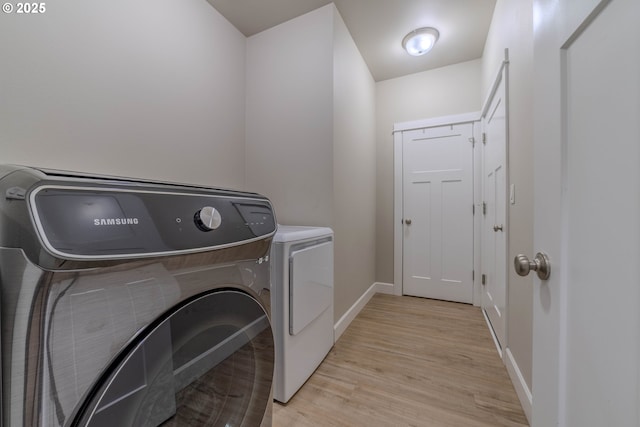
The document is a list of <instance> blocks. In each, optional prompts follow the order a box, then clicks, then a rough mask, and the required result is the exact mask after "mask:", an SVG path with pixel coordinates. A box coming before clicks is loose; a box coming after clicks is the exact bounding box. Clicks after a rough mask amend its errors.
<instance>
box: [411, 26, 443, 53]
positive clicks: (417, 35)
mask: <svg viewBox="0 0 640 427" xmlns="http://www.w3.org/2000/svg"><path fill="white" fill-rule="evenodd" d="M438 37H440V33H438V30H436V29H435V28H431V27H425V28H418V29H417V30H413V31H411V32H410V33H409V34H407V35H406V36H404V39H402V47H403V48H404V50H406V51H407V53H408V54H409V55H412V56H420V55H424V54H425V53H427V52H429V51H430V50H431V48H432V47H433V45H434V44H436V41H438Z"/></svg>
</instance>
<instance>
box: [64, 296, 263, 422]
mask: <svg viewBox="0 0 640 427" xmlns="http://www.w3.org/2000/svg"><path fill="white" fill-rule="evenodd" d="M273 352H274V348H273V335H272V333H271V327H270V324H269V319H268V316H267V314H266V312H265V310H264V309H263V307H262V306H261V305H260V304H259V303H258V302H257V301H256V300H255V299H254V298H252V297H251V296H249V295H248V294H245V293H243V292H240V291H236V290H223V291H215V292H211V293H208V294H204V295H199V296H197V297H194V298H192V299H190V300H188V301H185V302H184V303H182V304H180V305H179V306H176V307H174V308H172V309H171V310H169V311H168V312H167V313H166V314H165V315H164V316H162V317H161V318H159V319H157V320H156V321H155V322H154V323H153V324H152V325H150V326H149V327H147V328H146V329H145V330H144V331H142V333H140V334H139V335H138V336H136V338H135V339H134V340H133V341H132V342H131V343H130V344H129V345H128V347H127V349H125V351H123V352H122V353H121V354H120V356H119V357H118V358H117V360H115V361H114V362H113V364H112V366H111V368H110V369H108V370H107V371H105V373H104V374H103V375H102V377H101V378H100V380H99V381H98V382H97V383H96V385H94V387H92V389H91V390H90V392H89V394H88V397H87V398H86V399H85V400H84V404H82V405H81V407H80V408H79V409H78V412H77V414H76V416H75V417H74V421H73V423H72V424H71V425H76V426H88V427H101V426H116V425H117V426H136V427H138V426H159V425H162V426H178V425H179V426H184V425H189V426H223V427H224V426H258V425H260V424H261V422H262V419H263V417H264V415H265V412H266V410H267V406H268V405H269V404H270V402H271V382H272V376H273V360H274V356H273V354H274V353H273Z"/></svg>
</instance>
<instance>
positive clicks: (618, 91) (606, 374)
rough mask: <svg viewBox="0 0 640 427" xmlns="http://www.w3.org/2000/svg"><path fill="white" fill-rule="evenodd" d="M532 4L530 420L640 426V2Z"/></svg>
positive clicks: (555, 0) (552, 0)
mask: <svg viewBox="0 0 640 427" xmlns="http://www.w3.org/2000/svg"><path fill="white" fill-rule="evenodd" d="M534 12H535V22H534V32H535V34H534V55H535V57H534V59H535V61H534V64H535V65H534V66H535V73H534V75H535V80H534V84H535V86H534V93H535V107H534V118H535V127H534V130H535V133H534V136H535V155H534V164H535V167H534V171H535V180H536V183H535V212H534V218H535V228H534V230H535V239H534V244H535V248H536V250H538V251H545V252H547V254H548V256H549V259H550V262H551V276H550V278H549V280H546V281H541V280H539V279H538V278H537V277H536V278H535V280H534V285H535V290H534V307H533V314H534V341H533V349H534V350H533V384H532V388H533V390H532V392H533V415H532V424H533V426H534V427H546V426H556V425H559V426H607V425H608V426H638V425H640V415H639V414H640V412H639V410H638V407H639V405H640V377H639V376H640V369H639V364H640V279H639V277H640V276H639V272H638V260H639V259H640V227H639V224H640V141H639V137H638V135H640V120H639V119H640V25H638V22H640V2H639V1H638V0H612V1H598V0H581V1H572V0H535V1H534ZM527 255H528V256H529V257H531V256H532V255H533V254H527Z"/></svg>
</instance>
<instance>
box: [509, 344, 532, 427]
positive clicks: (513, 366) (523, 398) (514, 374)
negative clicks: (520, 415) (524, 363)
mask: <svg viewBox="0 0 640 427" xmlns="http://www.w3.org/2000/svg"><path fill="white" fill-rule="evenodd" d="M504 362H505V365H506V366H507V372H508V373H509V378H511V382H512V383H513V387H514V388H515V389H516V394H517V395H518V399H520V404H521V405H522V410H523V411H524V414H525V415H526V417H527V420H528V421H529V424H531V411H532V406H533V405H532V402H533V399H532V396H531V391H530V390H529V387H528V386H527V383H526V381H525V380H524V377H523V376H522V372H520V368H518V364H517V363H516V360H515V359H514V358H513V354H511V350H510V349H508V348H507V350H506V351H505V358H504Z"/></svg>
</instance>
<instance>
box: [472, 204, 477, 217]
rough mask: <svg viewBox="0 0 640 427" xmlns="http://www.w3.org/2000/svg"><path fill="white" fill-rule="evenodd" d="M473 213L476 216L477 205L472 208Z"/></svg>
mask: <svg viewBox="0 0 640 427" xmlns="http://www.w3.org/2000/svg"><path fill="white" fill-rule="evenodd" d="M471 212H473V214H474V215H475V214H476V204H475V203H474V204H473V205H472V206H471Z"/></svg>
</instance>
